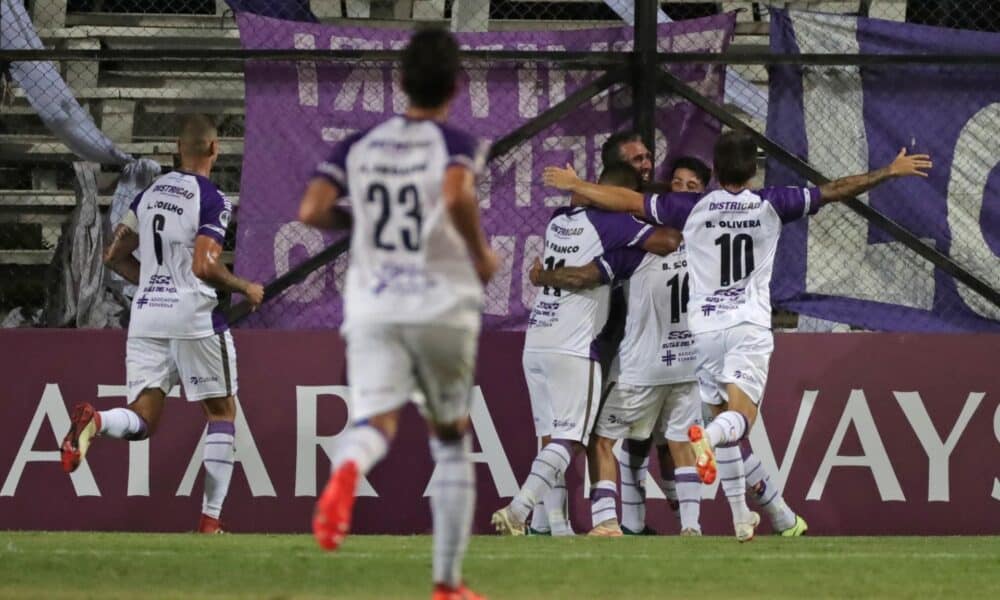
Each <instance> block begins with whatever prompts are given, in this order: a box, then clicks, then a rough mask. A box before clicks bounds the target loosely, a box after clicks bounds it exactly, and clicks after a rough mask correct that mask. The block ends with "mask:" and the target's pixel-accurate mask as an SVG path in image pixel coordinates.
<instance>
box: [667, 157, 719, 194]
mask: <svg viewBox="0 0 1000 600" xmlns="http://www.w3.org/2000/svg"><path fill="white" fill-rule="evenodd" d="M677 169H687V170H688V171H691V172H692V173H694V176H695V177H697V178H698V181H700V182H701V184H702V185H703V186H705V187H708V182H710V181H711V180H712V169H710V168H708V165H706V164H705V163H703V162H702V161H701V159H699V158H695V157H694V156H681V157H679V158H678V159H677V160H675V161H674V162H673V163H671V165H670V178H671V179H673V177H674V173H675V172H676V171H677Z"/></svg>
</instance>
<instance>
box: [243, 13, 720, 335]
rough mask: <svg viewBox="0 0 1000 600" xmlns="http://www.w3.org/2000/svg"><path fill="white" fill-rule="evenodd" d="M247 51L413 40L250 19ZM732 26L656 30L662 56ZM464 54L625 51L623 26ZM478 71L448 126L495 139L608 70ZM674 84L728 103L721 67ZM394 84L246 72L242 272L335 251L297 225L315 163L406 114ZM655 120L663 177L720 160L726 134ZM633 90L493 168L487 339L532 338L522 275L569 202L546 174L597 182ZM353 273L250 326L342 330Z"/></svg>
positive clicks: (376, 75) (279, 69) (682, 71)
mask: <svg viewBox="0 0 1000 600" xmlns="http://www.w3.org/2000/svg"><path fill="white" fill-rule="evenodd" d="M237 21H238V23H239V27H240V39H241V40H242V43H243V46H244V47H245V48H253V49H262V48H309V49H313V48H370V49H392V48H400V47H402V46H403V45H405V42H406V40H407V39H408V37H409V32H408V31H400V30H389V29H371V28H361V27H351V28H343V27H335V26H328V25H319V24H310V23H295V22H289V21H281V20H277V19H270V18H267V17H260V16H256V15H252V14H248V13H241V14H239V15H238V17H237ZM734 23H735V17H734V14H732V13H731V14H725V15H719V16H715V17H708V18H704V19H692V20H687V21H683V22H677V23H669V24H662V25H659V45H660V48H661V50H662V51H665V52H666V51H678V52H721V51H723V50H725V48H726V47H727V46H728V43H729V39H730V38H731V34H732V31H733V26H734ZM458 39H459V41H460V43H461V44H462V46H463V47H465V48H474V49H475V48H488V49H494V50H500V49H522V50H523V49H538V50H549V49H565V50H567V51H584V50H607V49H609V48H616V49H629V48H630V47H631V44H632V30H631V29H630V28H627V27H618V28H602V29H587V30H580V31H555V32H553V31H546V32H508V33H462V34H458ZM477 66H478V65H475V64H470V65H469V70H468V80H467V82H466V83H465V84H463V85H462V86H461V88H460V92H459V94H458V96H457V97H456V98H455V100H454V102H453V104H452V111H451V118H450V122H451V123H452V124H453V125H455V126H456V127H458V128H460V129H462V130H464V131H467V132H469V133H471V134H473V135H475V136H477V137H480V138H483V139H487V140H490V141H496V140H498V139H500V138H501V137H503V136H504V135H506V134H508V133H510V132H512V131H513V130H514V129H516V128H517V127H518V126H520V125H522V124H523V123H525V122H526V121H527V120H528V119H530V118H532V117H534V116H536V115H538V114H540V113H542V112H543V111H545V110H546V109H548V108H549V107H550V106H552V105H554V104H555V103H557V102H559V101H560V100H562V99H563V98H565V97H566V96H568V95H569V94H572V93H573V92H574V91H575V90H577V89H579V88H580V87H582V86H584V85H586V84H588V83H589V82H591V81H593V80H594V79H596V78H597V77H598V76H599V75H600V72H596V71H572V70H570V71H567V70H564V69H558V68H556V69H549V68H548V67H547V65H546V64H545V63H530V64H515V63H511V62H507V63H498V64H494V65H490V66H487V68H486V69H485V70H484V69H482V68H477ZM672 72H673V73H675V74H676V75H677V76H679V77H680V78H682V79H683V80H685V81H688V82H690V83H691V84H692V85H694V86H695V87H696V88H697V89H699V90H700V91H701V92H702V93H703V94H705V95H707V96H709V97H711V98H714V99H716V100H721V99H722V95H723V85H724V77H723V76H722V74H723V72H722V70H721V69H720V68H718V67H706V66H704V65H701V66H699V65H688V66H679V67H676V68H674V69H672ZM398 76H399V75H398V73H395V72H393V71H392V70H391V69H387V68H382V67H380V66H379V65H378V64H375V63H373V64H370V65H362V66H359V65H358V64H357V63H356V62H352V63H350V64H347V63H343V62H341V63H337V62H316V63H310V62H299V63H294V62H273V61H250V62H248V63H247V64H246V135H245V140H246V145H245V148H244V159H243V180H242V183H241V190H242V193H241V194H240V215H239V218H240V227H239V231H238V243H237V251H236V271H237V272H238V273H239V274H240V275H242V276H244V277H249V278H251V279H255V280H262V281H267V280H270V279H272V278H274V277H275V276H277V275H281V274H282V273H284V272H286V271H287V270H288V269H289V267H290V266H294V265H295V264H297V263H298V262H301V261H302V260H303V259H304V258H306V257H307V256H309V255H312V254H315V253H316V252H318V251H319V250H321V249H322V247H323V246H325V245H328V244H329V243H331V241H332V240H333V237H330V236H324V235H321V234H320V233H319V232H317V231H312V230H308V228H305V227H303V226H299V225H298V224H297V223H295V222H294V221H295V219H296V215H297V214H298V202H299V199H300V198H301V196H302V192H303V190H304V188H305V185H306V183H307V180H308V178H309V176H310V174H311V173H312V172H313V169H314V168H315V167H316V164H317V163H318V162H320V161H321V160H324V159H325V158H326V157H327V155H328V154H329V152H330V149H331V147H332V144H333V143H335V142H337V141H339V140H341V139H343V138H345V137H346V136H347V135H349V134H350V133H352V132H354V131H356V130H358V129H361V128H365V127H370V126H372V125H374V124H376V123H378V122H380V121H382V120H384V119H385V118H387V117H388V116H389V115H392V114H395V113H397V112H399V111H400V110H402V108H403V107H404V106H405V98H404V97H403V96H402V91H401V90H400V89H399V86H398V84H397V83H396V80H397V79H398ZM659 100H660V104H659V105H658V107H657V113H656V135H657V140H658V142H657V146H658V147H657V156H658V162H657V170H656V173H657V174H662V170H663V168H665V167H664V165H665V164H667V163H666V161H668V160H670V159H672V158H673V157H676V156H679V155H681V154H690V155H694V156H698V157H700V158H702V159H706V160H707V159H710V157H711V147H712V144H713V143H714V140H715V138H716V136H717V135H718V133H719V129H718V127H719V126H718V123H717V122H715V120H714V119H711V118H710V117H709V116H708V115H707V114H705V113H703V112H701V111H699V110H697V109H696V108H695V107H694V106H693V105H691V104H689V103H686V102H675V101H673V100H670V99H668V98H666V97H662V98H660V99H659ZM630 104H631V99H630V97H629V90H628V87H627V86H617V87H615V88H613V89H612V90H611V91H610V92H605V93H603V94H601V95H599V96H597V97H596V98H594V99H593V101H591V102H589V103H586V104H584V105H583V106H581V107H579V108H578V109H577V110H575V111H574V112H573V113H572V114H571V115H570V116H569V117H567V118H565V119H563V120H561V121H560V122H559V123H557V124H555V125H553V126H552V127H549V128H548V129H546V130H545V131H544V132H543V133H542V134H540V135H538V136H536V137H534V138H532V139H531V140H529V141H527V142H525V143H524V144H522V145H521V146H519V147H517V148H515V149H513V150H512V151H510V152H508V153H507V154H506V155H504V156H502V157H499V158H498V159H496V160H494V161H492V163H491V164H490V165H489V168H488V170H487V173H486V174H485V176H484V178H483V181H482V182H481V184H480V188H479V190H480V206H481V207H482V211H483V225H484V227H485V228H486V231H487V233H488V235H489V237H490V238H491V242H492V244H493V247H494V248H495V249H496V250H497V252H498V253H499V254H500V257H501V264H502V265H503V267H502V269H501V272H500V274H498V276H497V278H496V279H495V281H494V282H493V283H491V284H490V286H489V287H488V288H487V302H486V310H485V319H484V327H485V328H486V329H494V330H495V329H523V328H524V326H525V325H526V323H527V315H528V312H529V311H530V305H527V301H526V297H527V296H530V294H529V293H525V292H522V286H523V283H522V274H523V273H524V272H525V271H526V270H527V267H528V266H529V265H530V264H531V259H532V258H533V257H534V254H535V253H537V252H538V250H539V248H537V247H536V244H535V243H534V239H533V238H534V237H535V236H542V235H544V232H545V225H546V223H547V222H548V220H549V217H550V216H551V212H552V210H553V208H555V207H556V206H560V205H564V204H566V203H567V201H568V199H567V198H566V197H562V196H560V195H559V193H558V192H556V191H555V190H552V189H547V188H545V187H544V186H542V185H541V184H540V183H539V182H540V180H541V172H542V169H543V168H544V167H545V166H547V165H562V164H566V163H567V162H570V163H572V164H573V165H574V166H575V167H576V169H577V171H578V172H579V173H580V174H581V175H582V176H585V177H586V178H588V179H591V180H594V179H596V177H597V175H598V172H597V169H599V168H600V147H601V144H602V143H603V141H604V140H605V139H606V137H607V136H608V135H610V134H611V133H612V132H615V131H620V130H623V129H627V128H629V127H630V126H631V114H630V111H629V109H628V107H629V106H630ZM342 275H343V264H342V263H341V262H340V261H338V264H336V265H331V266H329V267H327V268H324V269H321V270H320V271H319V272H318V273H317V274H315V275H314V276H312V277H310V278H308V279H307V280H306V281H305V282H303V283H302V284H299V286H297V288H298V289H293V290H291V291H289V292H288V293H287V294H285V295H284V296H282V297H281V298H277V299H275V300H274V301H272V302H270V303H268V304H267V305H265V306H264V307H262V308H261V309H260V310H259V311H257V312H256V313H255V314H254V315H252V316H251V317H250V318H248V319H247V321H246V322H245V323H244V324H245V325H246V326H248V327H281V328H292V329H307V328H318V327H335V326H337V325H339V322H340V294H339V290H340V285H341V282H342Z"/></svg>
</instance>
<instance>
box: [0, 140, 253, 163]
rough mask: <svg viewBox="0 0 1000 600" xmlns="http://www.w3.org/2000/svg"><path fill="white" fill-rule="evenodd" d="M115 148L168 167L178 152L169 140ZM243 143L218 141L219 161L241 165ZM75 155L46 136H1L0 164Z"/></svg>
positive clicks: (140, 141) (127, 144) (128, 143)
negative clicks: (2, 162)
mask: <svg viewBox="0 0 1000 600" xmlns="http://www.w3.org/2000/svg"><path fill="white" fill-rule="evenodd" d="M116 146H117V147H118V148H119V149H120V150H121V151H122V152H125V153H127V154H133V155H138V156H142V157H145V158H151V159H153V160H158V161H160V162H161V163H165V164H169V163H171V162H172V157H173V155H174V153H175V152H176V151H177V141H176V139H171V138H160V139H148V140H145V141H143V140H139V141H133V142H124V143H118V144H116ZM242 157H243V140H242V139H233V138H220V140H219V160H220V161H224V162H228V161H242ZM74 159H75V155H74V154H73V153H72V152H71V151H70V149H69V148H67V147H66V145H65V144H63V143H62V142H60V141H58V140H56V139H55V138H52V137H48V136H33V135H16V134H15V135H7V134H3V135H0V160H3V161H9V162H18V161H22V162H23V161H67V160H74Z"/></svg>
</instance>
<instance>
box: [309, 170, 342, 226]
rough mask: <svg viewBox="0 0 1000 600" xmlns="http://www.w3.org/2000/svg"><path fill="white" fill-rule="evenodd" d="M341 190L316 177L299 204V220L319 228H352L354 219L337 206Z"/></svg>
mask: <svg viewBox="0 0 1000 600" xmlns="http://www.w3.org/2000/svg"><path fill="white" fill-rule="evenodd" d="M339 197H340V190H339V189H337V187H336V186H334V185H333V184H332V183H330V182H329V181H327V180H326V179H323V178H322V177H316V178H314V179H313V180H312V181H310V182H309V187H307V188H306V192H305V194H303V195H302V202H301V203H300V204H299V221H301V222H303V223H305V224H306V225H311V226H313V227H316V228H317V229H350V228H351V225H352V224H353V221H354V219H353V218H352V217H351V215H350V213H348V212H347V211H345V210H341V209H340V208H338V207H337V199H338V198H339Z"/></svg>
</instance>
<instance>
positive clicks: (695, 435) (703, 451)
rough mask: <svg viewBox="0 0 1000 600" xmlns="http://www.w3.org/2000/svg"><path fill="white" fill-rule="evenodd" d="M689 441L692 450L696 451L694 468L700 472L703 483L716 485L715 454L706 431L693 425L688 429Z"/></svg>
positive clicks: (699, 475)
mask: <svg viewBox="0 0 1000 600" xmlns="http://www.w3.org/2000/svg"><path fill="white" fill-rule="evenodd" d="M688 440H690V441H691V449H692V450H694V455H695V457H696V458H697V461H696V462H695V465H694V466H695V469H697V471H698V477H700V478H701V481H702V483H708V484H711V483H714V482H715V477H716V475H717V474H718V471H717V469H716V464H715V453H714V452H712V445H711V444H709V443H708V437H707V436H705V430H704V429H702V428H701V426H700V425H692V426H691V428H690V429H688Z"/></svg>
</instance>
